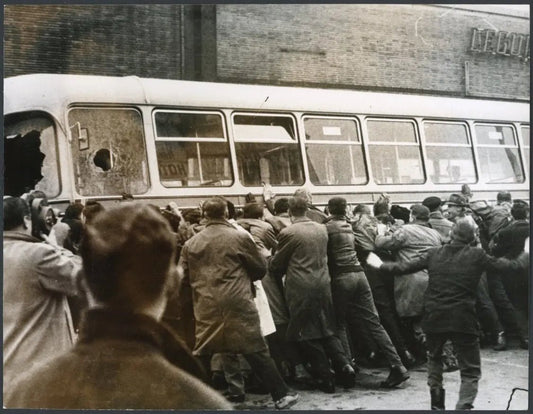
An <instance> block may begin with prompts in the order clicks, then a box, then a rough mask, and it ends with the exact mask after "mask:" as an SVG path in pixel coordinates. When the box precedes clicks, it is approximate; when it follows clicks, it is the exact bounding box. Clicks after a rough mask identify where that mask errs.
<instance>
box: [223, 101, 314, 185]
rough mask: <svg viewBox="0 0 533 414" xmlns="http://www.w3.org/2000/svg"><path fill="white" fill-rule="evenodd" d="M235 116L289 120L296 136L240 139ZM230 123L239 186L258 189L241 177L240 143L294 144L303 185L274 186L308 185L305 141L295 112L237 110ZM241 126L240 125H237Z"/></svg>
mask: <svg viewBox="0 0 533 414" xmlns="http://www.w3.org/2000/svg"><path fill="white" fill-rule="evenodd" d="M235 116H250V117H280V118H289V119H290V120H291V121H292V127H293V130H294V136H293V137H291V139H290V140H288V139H257V138H256V139H253V138H246V139H240V138H238V137H237V135H236V134H235V128H234V126H235V125H236V124H235ZM230 123H231V128H230V129H231V141H232V146H233V151H234V155H235V178H234V179H235V180H238V182H239V184H240V185H241V186H242V187H243V188H245V189H249V188H254V187H258V186H257V185H246V184H245V183H244V182H243V180H242V179H241V176H240V172H239V171H240V170H239V168H240V166H239V156H238V151H237V144H240V143H247V144H292V145H295V146H296V148H297V149H298V154H299V156H300V171H301V174H302V183H300V184H288V185H281V184H273V186H275V187H281V188H285V187H291V186H297V187H299V186H302V185H306V183H307V179H308V177H307V170H306V168H307V160H306V159H305V153H304V152H303V151H302V147H301V145H302V142H303V140H302V139H301V138H300V133H301V130H300V127H299V123H298V118H297V116H296V115H295V113H294V112H274V111H268V112H263V111H261V112H259V111H246V110H237V111H232V112H231V117H230ZM237 125H240V124H237Z"/></svg>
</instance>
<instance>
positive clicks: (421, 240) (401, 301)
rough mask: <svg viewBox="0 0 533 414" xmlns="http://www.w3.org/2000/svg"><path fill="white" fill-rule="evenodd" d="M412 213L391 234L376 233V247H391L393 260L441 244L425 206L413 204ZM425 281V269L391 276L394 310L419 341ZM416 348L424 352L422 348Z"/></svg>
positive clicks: (403, 259) (406, 258) (406, 259)
mask: <svg viewBox="0 0 533 414" xmlns="http://www.w3.org/2000/svg"><path fill="white" fill-rule="evenodd" d="M411 216H412V217H413V220H412V221H411V222H410V223H409V224H406V225H404V226H402V227H400V228H399V229H398V230H396V231H394V233H392V234H391V235H378V236H377V237H376V248H377V249H384V250H389V251H391V252H392V253H393V255H394V259H395V261H396V262H400V263H402V262H410V261H412V260H414V259H416V258H417V257H419V256H420V255H422V254H424V253H425V252H426V251H427V250H428V249H430V248H432V247H438V246H441V245H442V238H441V236H440V234H439V233H438V232H437V231H436V230H433V229H432V228H430V227H429V225H428V220H429V209H428V208H427V207H425V206H423V205H420V204H418V205H414V206H413V207H412V208H411ZM427 285H428V274H427V271H426V270H419V271H417V272H414V273H410V274H406V275H395V276H394V299H395V302H396V311H397V312H398V315H399V316H400V318H402V319H403V321H404V322H405V324H406V325H407V326H408V327H409V329H410V331H411V333H412V335H413V336H414V338H416V339H417V340H418V342H419V343H423V342H424V335H423V332H422V330H421V328H420V320H421V317H422V304H423V299H424V293H425V291H426V288H427ZM419 351H420V352H424V350H423V349H421V350H419Z"/></svg>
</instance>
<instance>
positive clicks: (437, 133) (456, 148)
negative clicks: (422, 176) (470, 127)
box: [424, 121, 477, 184]
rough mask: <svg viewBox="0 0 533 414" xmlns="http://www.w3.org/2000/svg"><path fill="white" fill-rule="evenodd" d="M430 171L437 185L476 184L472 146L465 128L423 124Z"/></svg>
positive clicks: (441, 123)
mask: <svg viewBox="0 0 533 414" xmlns="http://www.w3.org/2000/svg"><path fill="white" fill-rule="evenodd" d="M424 134H425V137H426V154H427V158H428V159H427V171H428V175H429V177H430V179H431V181H432V182H434V183H436V184H448V183H475V182H476V181H477V177H476V170H475V167H474V155H473V153H472V146H471V145H470V142H469V140H468V133H467V128H466V125H465V124H460V123H445V122H433V121H432V122H429V121H425V122H424Z"/></svg>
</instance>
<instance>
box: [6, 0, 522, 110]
mask: <svg viewBox="0 0 533 414" xmlns="http://www.w3.org/2000/svg"><path fill="white" fill-rule="evenodd" d="M4 10H5V12H4V13H5V14H4V33H5V41H4V72H5V75H6V76H13V75H20V74H26V73H36V72H47V73H77V74H88V73H90V74H98V75H112V76H125V75H136V76H139V77H153V78H168V79H189V80H201V81H218V82H220V81H222V82H237V83H252V84H276V85H304V86H316V87H326V88H344V89H360V90H378V91H398V92H409V93H423V94H433V95H435V94H440V95H442V94H444V95H450V96H474V97H489V98H499V99H510V100H528V99H529V94H530V83H529V79H530V65H529V55H528V54H527V53H526V52H528V51H529V48H528V47H526V39H529V11H528V9H527V7H526V8H524V7H522V8H517V7H516V5H511V6H507V7H505V6H499V7H497V6H495V5H483V6H480V5H478V6H476V5H432V4H416V5H413V4H395V5H383V4H337V5H330V4H327V5H326V4H216V5H213V4H212V5H173V4H168V5H146V4H145V5H90V6H89V5H38V6H37V5H16V4H9V5H7V6H6V7H5V9H4ZM132 28H135V30H132ZM474 30H477V33H478V34H479V33H483V34H485V35H487V36H488V37H487V38H486V39H485V38H483V39H481V38H479V37H478V36H476V35H474V34H473V31H474ZM513 39H514V40H513ZM520 39H522V40H520ZM473 40H474V41H475V42H474V47H472V42H473ZM520 41H521V42H522V48H519V47H518V46H519V44H520ZM498 42H500V44H498ZM505 42H507V43H505ZM513 42H514V43H513ZM513 45H514V46H513ZM492 52H494V53H492ZM499 52H502V53H499Z"/></svg>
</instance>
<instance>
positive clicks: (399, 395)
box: [236, 348, 529, 410]
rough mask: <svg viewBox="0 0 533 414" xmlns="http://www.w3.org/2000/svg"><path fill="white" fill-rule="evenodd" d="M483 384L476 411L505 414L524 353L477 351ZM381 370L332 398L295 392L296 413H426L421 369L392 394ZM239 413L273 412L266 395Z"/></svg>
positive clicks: (521, 400) (519, 395)
mask: <svg viewBox="0 0 533 414" xmlns="http://www.w3.org/2000/svg"><path fill="white" fill-rule="evenodd" d="M481 358H482V375H483V377H482V379H481V381H480V384H479V393H478V396H477V398H476V401H475V409H477V410H505V409H506V407H507V403H508V401H509V397H510V395H511V391H512V389H513V388H515V387H520V388H525V389H528V373H529V354H528V351H525V350H521V349H516V348H512V349H509V350H507V351H504V352H496V351H492V350H490V349H483V350H482V351H481ZM387 373H388V371H387V370H386V369H384V368H383V369H382V368H379V369H367V368H363V369H361V372H360V373H359V376H358V381H357V386H356V387H355V388H354V389H351V390H343V389H342V388H338V389H337V392H336V393H335V394H325V393H322V392H320V391H317V390H314V391H299V393H300V396H301V401H300V402H298V404H297V405H296V406H295V407H294V409H295V410H296V409H297V410H428V409H429V408H430V407H429V403H430V401H429V391H428V387H427V385H426V368H425V365H424V366H421V367H420V368H417V369H414V370H413V371H411V379H410V380H409V381H408V382H407V383H406V384H404V385H402V386H401V387H400V388H398V389H395V390H389V391H386V390H381V389H379V388H378V384H379V381H381V380H382V379H384V378H385V377H386V376H387ZM444 381H445V389H446V393H447V394H446V408H447V409H454V408H455V403H456V401H457V395H458V391H459V382H460V378H459V372H458V371H456V372H452V373H445V374H444ZM236 408H238V409H254V410H259V409H273V404H272V402H271V400H270V396H268V395H254V394H248V395H247V397H246V402H245V403H244V404H242V405H238V406H236ZM527 408H528V393H527V392H524V391H520V390H518V391H516V392H515V393H514V396H513V399H512V402H511V405H510V407H509V409H511V410H527Z"/></svg>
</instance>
